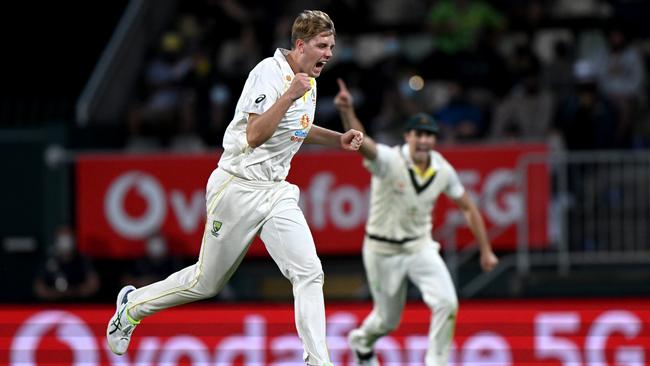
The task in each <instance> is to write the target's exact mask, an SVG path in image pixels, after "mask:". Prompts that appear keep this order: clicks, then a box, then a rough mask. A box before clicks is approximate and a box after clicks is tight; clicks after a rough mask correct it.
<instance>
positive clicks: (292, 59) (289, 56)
mask: <svg viewBox="0 0 650 366" xmlns="http://www.w3.org/2000/svg"><path fill="white" fill-rule="evenodd" d="M294 51H295V50H291V51H289V53H287V54H286V55H285V56H284V57H285V58H286V59H287V63H289V67H291V71H293V74H294V75H295V74H297V73H299V72H301V71H300V67H298V62H296V59H295V57H296V55H295V54H294Z"/></svg>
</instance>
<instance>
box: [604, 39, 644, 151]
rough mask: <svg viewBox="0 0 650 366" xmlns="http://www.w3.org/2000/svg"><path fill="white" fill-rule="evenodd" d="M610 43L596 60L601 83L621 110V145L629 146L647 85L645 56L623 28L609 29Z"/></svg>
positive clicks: (619, 140)
mask: <svg viewBox="0 0 650 366" xmlns="http://www.w3.org/2000/svg"><path fill="white" fill-rule="evenodd" d="M608 46H609V49H608V50H607V52H606V53H604V54H603V55H602V57H600V58H599V59H598V60H597V61H596V62H597V68H598V85H599V87H600V89H601V91H602V92H603V93H604V94H605V95H606V96H607V97H608V98H609V99H611V100H612V101H613V102H614V103H615V104H616V106H617V108H618V110H619V112H620V115H619V122H618V126H617V131H616V134H615V138H616V142H617V144H618V145H619V146H620V147H627V146H629V145H630V139H631V137H632V136H631V132H632V131H633V121H634V118H635V117H637V115H636V114H637V111H638V107H639V103H640V101H641V95H642V92H643V87H644V81H645V70H644V64H643V58H642V56H641V53H640V52H639V50H638V49H637V48H636V47H634V46H633V45H631V44H629V42H628V40H627V37H626V35H625V34H624V33H623V31H622V30H621V29H620V28H614V29H612V30H611V31H610V32H609V34H608Z"/></svg>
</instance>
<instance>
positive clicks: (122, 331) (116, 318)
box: [106, 285, 140, 355]
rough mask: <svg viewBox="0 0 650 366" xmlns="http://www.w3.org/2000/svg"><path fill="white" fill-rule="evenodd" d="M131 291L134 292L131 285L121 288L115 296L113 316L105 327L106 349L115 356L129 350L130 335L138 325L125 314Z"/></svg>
mask: <svg viewBox="0 0 650 366" xmlns="http://www.w3.org/2000/svg"><path fill="white" fill-rule="evenodd" d="M133 290H135V287H133V286H131V285H129V286H124V287H122V289H121V290H120V293H119V294H117V301H116V302H115V314H114V315H113V317H112V318H111V320H110V321H109V322H108V327H106V339H107V340H108V348H110V349H111V351H112V352H113V353H115V354H116V355H123V354H124V353H125V352H126V350H127V349H128V348H129V342H131V334H132V333H133V330H134V329H135V326H136V325H138V323H140V322H137V323H135V322H134V321H133V320H130V319H129V317H128V316H127V314H126V305H127V302H128V296H127V295H128V294H129V292H131V291H133Z"/></svg>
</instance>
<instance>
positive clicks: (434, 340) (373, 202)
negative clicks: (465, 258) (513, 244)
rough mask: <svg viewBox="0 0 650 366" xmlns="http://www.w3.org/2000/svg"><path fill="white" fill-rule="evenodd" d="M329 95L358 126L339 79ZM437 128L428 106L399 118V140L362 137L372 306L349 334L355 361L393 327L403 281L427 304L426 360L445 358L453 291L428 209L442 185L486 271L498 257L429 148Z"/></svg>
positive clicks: (433, 363)
mask: <svg viewBox="0 0 650 366" xmlns="http://www.w3.org/2000/svg"><path fill="white" fill-rule="evenodd" d="M338 83H339V93H338V94H337V95H336V97H335V99H334V103H335V104H336V107H337V108H338V110H339V113H340V115H341V119H342V121H343V126H344V128H345V129H346V130H350V131H352V129H355V130H359V131H364V129H363V126H362V125H361V122H360V121H359V119H358V118H357V117H356V114H355V112H354V105H353V99H352V96H351V94H350V92H349V91H348V89H347V87H346V85H345V83H344V82H343V80H340V79H339V80H338ZM437 134H438V126H437V124H436V122H435V121H434V120H433V118H431V117H430V116H429V115H427V114H418V115H415V116H413V117H411V118H410V119H409V120H408V122H407V123H406V129H405V132H404V139H405V140H406V144H404V145H403V146H395V147H389V146H386V145H382V144H378V143H375V142H374V141H373V140H372V139H370V138H368V137H367V136H366V137H365V139H364V141H363V144H362V145H361V148H360V149H359V152H360V153H361V154H362V155H363V157H364V165H365V166H366V168H367V169H368V170H369V171H370V173H372V182H371V194H370V214H369V217H368V222H367V224H366V237H365V240H364V244H363V264H364V267H365V269H366V275H367V278H368V283H369V287H370V293H371V294H372V299H373V303H374V304H373V309H372V312H371V313H370V314H369V315H368V316H367V317H366V319H365V320H364V321H363V324H362V325H361V327H360V328H358V329H354V330H352V331H351V332H350V334H349V335H348V342H349V344H350V347H351V348H352V350H353V351H354V355H355V361H356V363H357V365H378V361H377V357H376V355H375V353H374V351H373V346H374V345H375V343H376V342H377V340H378V339H379V338H380V337H382V336H384V335H386V334H388V333H389V332H391V331H393V330H394V329H396V328H397V326H398V325H399V321H400V318H401V315H402V310H403V309H404V303H405V301H406V290H407V281H406V279H407V278H408V279H410V280H411V281H413V283H414V284H415V285H416V286H417V287H418V288H419V290H420V292H421V293H422V296H423V299H424V302H425V303H426V304H427V306H428V307H429V308H430V309H431V311H432V312H433V315H432V318H431V325H430V330H429V345H428V349H427V353H426V358H425V364H426V365H427V366H446V365H447V360H448V358H449V349H450V344H451V341H452V337H453V333H454V326H455V320H456V313H457V311H458V299H457V297H456V291H455V290H454V284H453V282H452V280H451V276H450V275H449V271H448V270H447V267H446V266H445V263H444V262H443V260H442V258H441V257H440V254H439V250H440V245H439V244H438V242H436V241H435V240H433V238H432V237H431V231H432V219H431V213H432V211H433V206H434V204H435V202H436V199H437V198H438V196H439V195H440V194H441V193H445V194H446V195H447V196H449V197H450V198H451V199H452V200H454V201H455V202H456V204H457V205H458V206H459V207H460V209H461V210H462V212H463V214H464V216H465V218H466V220H467V223H468V225H469V227H470V228H471V230H472V232H473V233H474V236H475V237H476V238H477V240H478V243H479V246H480V250H481V259H480V260H481V267H482V268H483V270H485V271H490V270H492V269H493V268H494V267H495V266H496V265H497V262H498V260H497V257H496V256H495V255H494V253H493V252H492V248H491V246H490V242H489V241H488V237H487V233H486V230H485V224H484V223H483V219H482V218H481V215H480V213H479V211H478V209H477V207H476V205H475V204H474V203H473V202H472V200H471V199H470V198H469V196H468V195H467V193H466V192H465V189H464V188H463V186H462V184H461V182H460V180H459V179H458V176H457V174H456V171H455V170H454V168H453V167H452V166H451V165H450V164H449V163H448V162H447V161H446V160H445V159H444V158H443V157H442V155H440V154H439V153H438V152H436V151H433V147H434V146H435V143H436V136H437Z"/></svg>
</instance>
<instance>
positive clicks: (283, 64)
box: [273, 48, 295, 78]
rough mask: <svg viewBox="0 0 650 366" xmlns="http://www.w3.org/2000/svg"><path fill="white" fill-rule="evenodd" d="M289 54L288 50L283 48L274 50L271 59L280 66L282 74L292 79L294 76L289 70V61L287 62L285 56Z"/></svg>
mask: <svg viewBox="0 0 650 366" xmlns="http://www.w3.org/2000/svg"><path fill="white" fill-rule="evenodd" d="M289 52H291V51H290V50H287V49H285V48H278V49H276V50H275V53H274V54H273V59H274V60H276V61H277V62H278V64H280V68H281V69H282V73H284V74H286V75H289V76H291V78H293V77H294V76H295V74H294V73H293V70H291V66H290V65H289V61H287V55H288V54H289Z"/></svg>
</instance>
